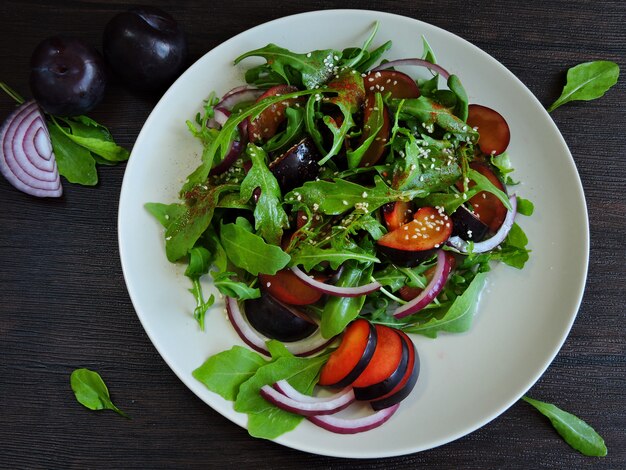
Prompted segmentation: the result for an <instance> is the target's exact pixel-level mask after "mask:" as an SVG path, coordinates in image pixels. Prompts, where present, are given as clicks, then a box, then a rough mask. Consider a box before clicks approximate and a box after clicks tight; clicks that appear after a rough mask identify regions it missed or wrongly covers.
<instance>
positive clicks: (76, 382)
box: [70, 369, 129, 418]
mask: <svg viewBox="0 0 626 470" xmlns="http://www.w3.org/2000/svg"><path fill="white" fill-rule="evenodd" d="M70 386H71V387H72V390H73V392H74V395H75V396H76V400H78V402H79V403H80V404H81V405H83V406H85V407H86V408H89V409H90V410H113V411H115V412H116V413H117V414H119V415H121V416H124V417H125V418H129V416H128V415H126V413H124V412H123V411H122V410H120V409H119V408H118V407H117V406H115V405H114V404H113V402H112V401H111V397H110V395H109V389H108V388H107V386H106V384H105V383H104V381H103V380H102V377H100V374H98V373H97V372H94V371H92V370H89V369H76V370H74V371H73V372H72V375H71V376H70Z"/></svg>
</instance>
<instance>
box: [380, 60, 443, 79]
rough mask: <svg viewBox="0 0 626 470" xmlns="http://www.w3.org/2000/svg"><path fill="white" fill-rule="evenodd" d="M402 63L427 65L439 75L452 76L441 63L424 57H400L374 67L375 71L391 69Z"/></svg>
mask: <svg viewBox="0 0 626 470" xmlns="http://www.w3.org/2000/svg"><path fill="white" fill-rule="evenodd" d="M402 65H415V66H418V67H426V68H427V69H429V70H432V71H433V72H437V73H438V74H439V75H441V76H442V77H443V78H444V80H447V79H448V78H450V72H448V71H447V70H446V69H444V68H443V67H442V66H441V65H437V64H433V63H431V62H428V61H427V60H424V59H417V58H415V59H398V60H392V61H390V62H385V63H384V64H380V65H379V66H378V67H375V68H373V69H372V71H373V72H375V71H377V70H385V69H390V68H391V67H400V66H402Z"/></svg>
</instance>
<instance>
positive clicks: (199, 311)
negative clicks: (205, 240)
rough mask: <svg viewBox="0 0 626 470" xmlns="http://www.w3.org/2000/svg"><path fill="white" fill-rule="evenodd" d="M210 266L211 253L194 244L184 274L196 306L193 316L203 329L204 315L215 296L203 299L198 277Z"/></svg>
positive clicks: (207, 270)
mask: <svg viewBox="0 0 626 470" xmlns="http://www.w3.org/2000/svg"><path fill="white" fill-rule="evenodd" d="M210 267H211V253H210V252H209V250H207V249H206V248H204V247H201V246H196V247H194V248H192V249H191V251H190V252H189V265H188V266H187V269H186V270H185V276H187V277H188V278H189V279H191V282H192V284H193V285H192V287H191V289H189V292H191V293H192V294H193V296H194V298H195V299H196V308H195V309H194V311H193V317H194V318H195V319H196V321H197V322H198V324H199V325H200V330H202V331H204V317H205V316H206V312H207V310H208V309H209V307H210V306H211V305H213V303H214V302H215V297H214V296H213V295H211V296H210V297H209V298H208V299H207V300H204V295H203V293H202V285H201V284H200V277H202V276H203V275H204V274H206V273H208V272H209V268H210Z"/></svg>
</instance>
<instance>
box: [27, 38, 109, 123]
mask: <svg viewBox="0 0 626 470" xmlns="http://www.w3.org/2000/svg"><path fill="white" fill-rule="evenodd" d="M30 66H31V73H30V87H31V91H32V93H33V97H34V98H35V99H36V100H37V102H38V103H39V105H40V106H41V107H42V108H43V109H44V111H46V112H48V113H50V114H55V115H59V116H76V115H79V114H85V113H87V112H89V111H91V110H92V109H93V108H95V107H96V106H97V105H98V104H99V103H100V102H101V101H102V99H103V98H104V93H105V90H106V85H107V77H106V67H105V64H104V60H103V59H102V57H101V56H100V54H98V51H96V50H95V49H94V48H93V47H91V46H90V45H88V44H86V43H85V42H83V41H81V40H80V39H77V38H72V37H65V36H54V37H51V38H48V39H45V40H43V41H42V42H41V43H39V45H38V46H37V47H36V48H35V50H34V51H33V54H32V56H31V60H30Z"/></svg>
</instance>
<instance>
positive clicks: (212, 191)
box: [165, 184, 239, 262]
mask: <svg viewBox="0 0 626 470" xmlns="http://www.w3.org/2000/svg"><path fill="white" fill-rule="evenodd" d="M238 190H239V185H236V184H223V185H220V186H216V187H214V188H208V187H207V186H202V185H199V186H196V187H195V188H194V189H193V190H192V191H190V192H189V193H188V194H187V196H188V201H187V208H186V209H187V210H186V211H185V212H184V213H182V214H181V215H180V216H179V217H177V218H176V219H175V220H173V221H172V222H171V223H170V225H169V226H168V227H167V229H166V230H165V253H166V255H167V259H168V260H170V261H171V262H174V261H178V260H179V259H181V258H182V257H184V256H186V255H187V253H188V252H189V250H191V249H192V248H193V246H194V245H195V243H196V241H198V239H199V238H200V236H201V235H202V234H203V233H204V231H205V230H206V229H207V228H208V227H209V224H210V223H211V219H212V218H213V212H214V211H215V206H216V205H217V201H218V200H219V197H220V195H221V194H222V193H224V192H228V191H238Z"/></svg>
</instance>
